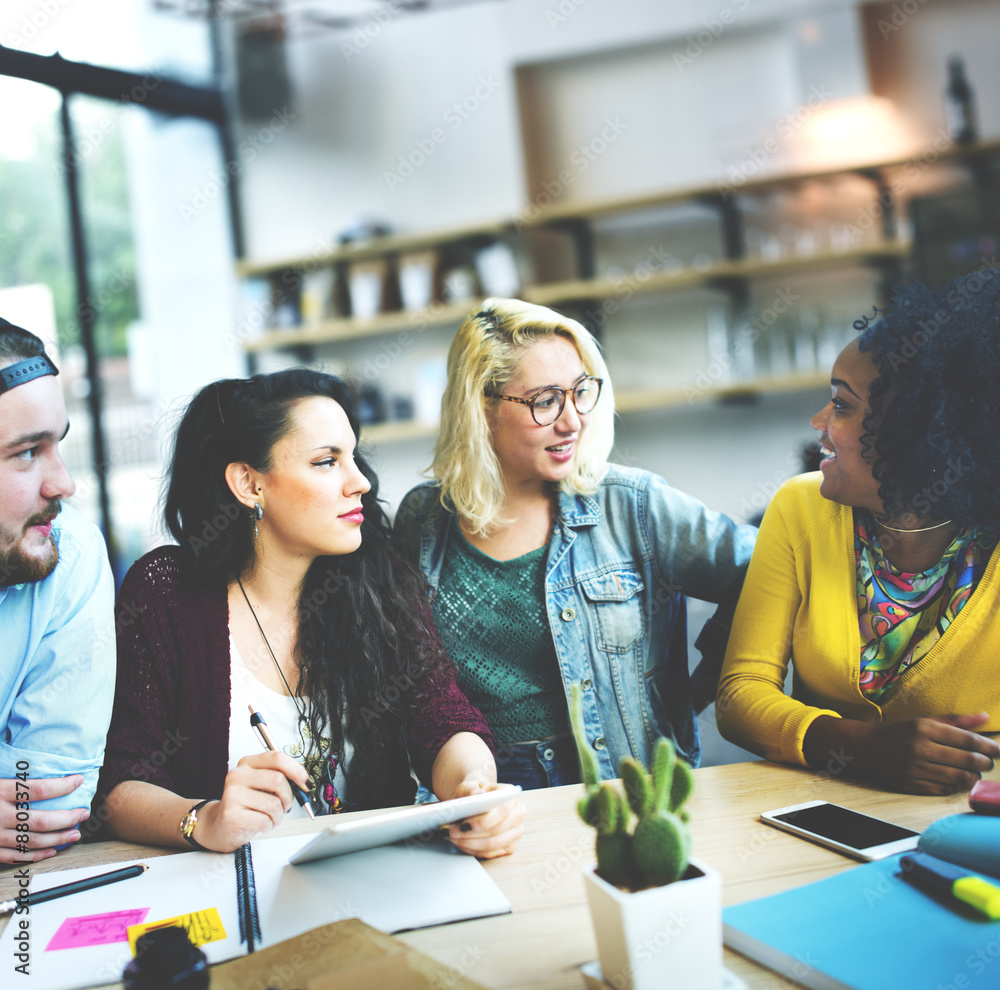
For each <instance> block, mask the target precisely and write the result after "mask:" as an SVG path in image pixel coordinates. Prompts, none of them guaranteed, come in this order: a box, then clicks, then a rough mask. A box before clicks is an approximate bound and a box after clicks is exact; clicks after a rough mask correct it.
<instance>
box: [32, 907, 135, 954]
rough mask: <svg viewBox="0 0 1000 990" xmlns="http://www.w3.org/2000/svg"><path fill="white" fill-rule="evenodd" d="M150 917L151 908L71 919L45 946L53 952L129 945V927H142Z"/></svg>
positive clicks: (46, 949)
mask: <svg viewBox="0 0 1000 990" xmlns="http://www.w3.org/2000/svg"><path fill="white" fill-rule="evenodd" d="M147 914H149V908H148V907H147V908H133V909H132V910H131V911H109V912H108V913H107V914H88V915H86V916H84V917H82V918H67V919H66V920H65V921H64V922H63V923H62V924H61V925H60V926H59V928H58V929H57V931H56V933H55V935H53V936H52V941H51V942H49V944H48V945H47V946H45V951H46V952H51V951H52V950H53V949H79V948H80V947H81V946H85V945H107V944H108V943H109V942H127V941H128V927H129V925H138V924H139V923H140V922H141V921H142V920H143V919H144V918H145V917H146V915H147Z"/></svg>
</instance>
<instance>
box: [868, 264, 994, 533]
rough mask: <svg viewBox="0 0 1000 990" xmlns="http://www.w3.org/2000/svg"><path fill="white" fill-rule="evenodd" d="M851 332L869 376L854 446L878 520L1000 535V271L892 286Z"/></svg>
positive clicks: (982, 270)
mask: <svg viewBox="0 0 1000 990" xmlns="http://www.w3.org/2000/svg"><path fill="white" fill-rule="evenodd" d="M856 325H857V326H859V328H860V329H861V335H860V337H859V339H858V347H859V349H860V350H861V351H862V352H866V353H867V354H868V356H869V357H870V358H871V360H872V361H873V362H874V364H875V365H876V367H877V369H878V376H877V377H876V379H875V380H874V382H873V383H872V386H871V392H870V398H869V401H870V405H871V411H870V412H869V414H868V415H867V416H866V417H865V419H864V430H865V433H864V435H863V437H862V444H863V446H864V448H865V449H866V450H867V451H868V456H869V457H870V458H871V460H872V471H873V474H874V476H875V480H876V481H877V482H878V483H879V496H880V497H881V499H882V503H883V505H884V506H885V509H886V512H888V513H889V514H890V515H902V514H906V513H908V512H914V513H916V514H917V515H918V516H921V517H924V518H927V517H929V518H930V519H940V520H945V519H954V520H955V521H956V522H958V523H961V524H962V525H963V526H982V527H985V528H987V529H990V530H993V531H998V530H1000V269H997V268H989V267H987V268H983V269H981V270H980V271H977V272H974V273H972V274H971V275H963V276H961V277H959V278H956V279H955V280H954V281H953V282H950V283H949V284H948V285H946V286H944V287H942V288H939V289H928V288H926V287H925V286H924V285H922V284H920V283H919V282H918V283H915V284H913V285H909V286H906V287H905V288H897V289H896V290H895V292H894V295H893V298H892V301H891V303H890V304H889V306H888V307H887V308H886V310H885V312H884V313H883V314H882V315H881V317H880V318H879V319H878V320H877V321H875V322H870V321H869V320H868V319H864V320H861V321H859V323H858V324H856Z"/></svg>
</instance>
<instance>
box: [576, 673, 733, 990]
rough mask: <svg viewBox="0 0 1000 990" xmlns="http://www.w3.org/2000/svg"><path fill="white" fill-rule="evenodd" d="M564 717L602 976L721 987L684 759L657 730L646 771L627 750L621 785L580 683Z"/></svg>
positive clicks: (634, 985)
mask: <svg viewBox="0 0 1000 990" xmlns="http://www.w3.org/2000/svg"><path fill="white" fill-rule="evenodd" d="M570 709H571V720H572V723H573V735H574V737H575V739H576V744H577V749H578V751H579V754H580V767H581V771H582V775H583V783H584V786H585V787H586V793H585V794H584V796H583V798H581V800H580V803H579V805H578V810H579V813H580V817H581V818H583V820H584V821H585V822H586V823H587V824H588V825H591V826H593V828H594V829H596V831H597V840H596V853H597V866H596V867H595V868H594V869H592V870H590V871H587V872H585V873H584V883H585V886H586V890H587V899H588V901H589V903H590V916H591V920H592V922H593V925H594V935H595V936H596V939H597V949H598V956H599V959H600V966H601V973H602V975H603V979H604V982H605V984H607V985H610V986H612V987H615V988H616V990H650V988H656V990H663V988H665V987H668V986H669V987H678V988H679V987H683V988H685V990H718V988H719V987H720V986H721V985H722V983H723V974H724V970H723V968H722V881H721V878H720V877H719V874H718V873H716V872H715V870H713V869H712V868H711V867H710V866H708V865H707V864H705V863H702V862H700V861H698V860H692V859H691V858H690V851H691V833H690V828H689V825H688V821H689V816H688V813H687V811H686V810H685V808H684V805H685V802H686V801H687V799H688V798H689V797H690V795H691V791H692V789H693V786H694V777H693V775H692V773H691V768H690V767H689V766H688V765H687V764H686V763H685V762H684V761H683V760H681V759H678V758H677V756H676V753H675V752H674V747H673V743H672V742H670V740H668V739H660V740H659V741H658V743H657V745H656V748H655V751H654V756H653V766H652V773H647V771H646V769H645V768H644V767H642V766H641V765H640V764H639V763H638V762H637V761H636V760H634V759H632V758H631V757H628V758H626V759H623V760H622V761H621V764H620V768H619V772H620V773H621V785H620V786H619V785H618V783H617V782H611V781H601V780H600V779H599V776H598V771H597V761H596V759H595V758H594V754H593V753H592V752H591V749H590V747H589V746H588V745H587V741H586V738H585V736H584V734H583V725H582V721H583V720H582V716H581V697H580V688H579V686H578V685H576V684H574V685H573V689H572V702H571V706H570Z"/></svg>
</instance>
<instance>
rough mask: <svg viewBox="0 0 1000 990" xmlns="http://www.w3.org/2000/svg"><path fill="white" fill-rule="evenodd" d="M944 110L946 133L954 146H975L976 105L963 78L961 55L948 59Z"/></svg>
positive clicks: (967, 81) (976, 130) (963, 65)
mask: <svg viewBox="0 0 1000 990" xmlns="http://www.w3.org/2000/svg"><path fill="white" fill-rule="evenodd" d="M944 108H945V114H946V116H947V119H948V133H949V134H950V135H951V139H952V140H953V141H954V142H955V143H956V144H975V142H976V140H977V139H978V137H979V133H978V130H979V129H978V127H977V126H976V103H975V98H974V96H973V93H972V87H971V86H970V85H969V80H968V79H967V78H966V77H965V62H964V60H963V59H962V56H961V55H952V56H951V58H949V59H948V85H947V87H946V88H945V91H944Z"/></svg>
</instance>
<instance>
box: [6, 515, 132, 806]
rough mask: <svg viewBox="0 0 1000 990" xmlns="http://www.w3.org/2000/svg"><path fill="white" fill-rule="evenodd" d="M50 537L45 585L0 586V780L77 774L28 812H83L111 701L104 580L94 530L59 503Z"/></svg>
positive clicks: (111, 642)
mask: <svg viewBox="0 0 1000 990" xmlns="http://www.w3.org/2000/svg"><path fill="white" fill-rule="evenodd" d="M52 535H53V537H54V538H55V541H56V544H57V546H58V547H59V563H58V564H56V567H55V569H54V570H53V571H52V573H51V574H49V576H48V577H46V578H44V579H43V580H41V581H32V582H29V583H26V584H17V585H11V586H10V587H4V586H2V585H0V654H2V656H3V662H2V663H0V778H2V779H12V778H14V777H15V776H16V775H17V774H18V773H19V772H21V771H24V770H26V771H27V773H28V776H29V778H31V777H64V776H67V775H69V774H74V773H79V774H83V776H84V782H83V784H82V785H81V786H80V787H78V788H77V789H76V790H75V791H73V792H71V793H70V794H67V795H66V796H64V797H61V798H51V799H49V800H47V801H39V802H37V804H33V805H32V807H33V808H36V809H44V808H50V809H51V808H85V807H89V806H90V802H91V801H92V800H93V797H94V791H95V789H96V788H97V775H98V771H99V770H100V768H101V763H102V762H103V760H104V742H105V737H106V736H107V732H108V725H109V723H110V722H111V707H112V704H113V702H114V696H115V627H114V581H113V580H112V577H111V567H110V565H109V563H108V554H107V549H106V548H105V544H104V538H103V537H102V536H101V532H100V530H99V529H98V528H97V527H96V526H95V525H94V524H93V523H91V522H89V521H88V520H87V519H85V518H84V517H83V516H82V515H81V514H80V513H79V512H77V511H76V510H75V509H73V508H71V507H69V506H67V505H65V504H63V507H62V512H60V513H59V515H58V516H57V517H56V518H55V521H54V522H53V525H52ZM30 787H31V784H30V780H29V782H28V789H29V792H30ZM29 800H30V798H29Z"/></svg>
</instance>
